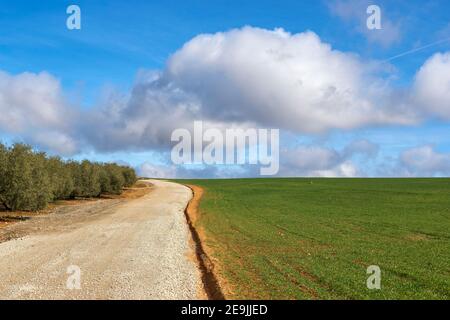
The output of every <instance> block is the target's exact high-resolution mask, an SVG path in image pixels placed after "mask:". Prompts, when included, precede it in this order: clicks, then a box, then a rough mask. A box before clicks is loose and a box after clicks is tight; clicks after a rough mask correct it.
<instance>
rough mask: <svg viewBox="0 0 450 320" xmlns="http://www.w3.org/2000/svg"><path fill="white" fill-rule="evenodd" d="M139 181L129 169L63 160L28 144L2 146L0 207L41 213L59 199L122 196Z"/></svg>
mask: <svg viewBox="0 0 450 320" xmlns="http://www.w3.org/2000/svg"><path fill="white" fill-rule="evenodd" d="M135 182H136V173H135V171H134V170H133V169H132V168H129V167H125V166H119V165H117V164H109V163H108V164H103V163H92V162H89V161H86V160H85V161H83V162H81V163H80V162H76V161H63V160H61V159H60V158H58V157H47V155H46V154H45V153H42V152H34V151H33V150H32V149H31V147H29V146H27V145H23V144H15V145H13V146H12V147H6V146H4V145H3V144H1V143H0V205H3V206H4V207H5V208H6V209H7V210H40V209H43V208H44V207H45V206H46V205H47V204H48V203H49V202H51V201H54V200H58V199H69V198H75V197H98V196H99V195H100V194H101V193H113V194H120V193H121V192H122V188H123V187H127V186H131V185H133V184H134V183H135Z"/></svg>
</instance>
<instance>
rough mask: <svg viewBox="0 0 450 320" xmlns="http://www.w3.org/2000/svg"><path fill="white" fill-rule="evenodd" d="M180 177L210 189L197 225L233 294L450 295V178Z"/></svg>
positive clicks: (304, 296)
mask: <svg viewBox="0 0 450 320" xmlns="http://www.w3.org/2000/svg"><path fill="white" fill-rule="evenodd" d="M181 183H190V184H195V185H198V186H201V187H203V188H204V189H205V195H204V197H203V198H202V201H201V204H200V212H201V217H200V220H199V221H198V222H197V227H200V228H202V230H203V231H204V234H205V242H206V245H207V246H208V247H209V248H210V249H211V250H212V252H213V255H214V258H215V259H217V260H218V261H219V262H220V267H221V273H222V276H223V277H225V279H227V282H228V283H229V284H230V286H231V289H232V294H231V295H230V296H229V297H230V298H242V299H450V179H237V180H189V181H188V180H183V181H181ZM370 265H378V266H379V267H380V268H381V272H382V280H381V286H382V288H381V290H369V289H367V286H366V281H367V278H368V276H369V275H367V274H366V270H367V267H368V266H370Z"/></svg>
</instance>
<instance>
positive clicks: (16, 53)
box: [0, 0, 450, 176]
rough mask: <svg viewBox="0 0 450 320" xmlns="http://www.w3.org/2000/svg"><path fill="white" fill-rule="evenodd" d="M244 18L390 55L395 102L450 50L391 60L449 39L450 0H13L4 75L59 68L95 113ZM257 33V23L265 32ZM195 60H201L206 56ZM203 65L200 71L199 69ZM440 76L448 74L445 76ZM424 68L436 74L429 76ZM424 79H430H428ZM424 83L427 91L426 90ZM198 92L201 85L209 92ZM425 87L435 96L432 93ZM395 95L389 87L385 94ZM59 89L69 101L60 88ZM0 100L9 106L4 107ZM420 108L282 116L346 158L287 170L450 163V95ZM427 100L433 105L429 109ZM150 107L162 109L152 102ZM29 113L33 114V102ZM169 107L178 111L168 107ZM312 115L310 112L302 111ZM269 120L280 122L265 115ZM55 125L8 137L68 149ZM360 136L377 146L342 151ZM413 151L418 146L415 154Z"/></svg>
mask: <svg viewBox="0 0 450 320" xmlns="http://www.w3.org/2000/svg"><path fill="white" fill-rule="evenodd" d="M70 4H76V5H78V6H79V7H80V8H81V23H82V28H81V30H68V29H67V28H66V19H67V17H68V15H67V14H66V12H65V11H66V8H67V6H68V5H70ZM369 4H376V5H379V6H380V8H381V13H382V16H381V17H382V20H381V21H382V25H383V27H384V28H383V30H382V31H380V32H378V34H376V32H377V31H374V30H371V31H370V30H367V28H366V26H365V22H366V18H367V13H366V12H365V8H367V6H368V5H369ZM245 26H251V27H253V28H259V29H263V30H268V31H273V30H274V29H276V28H282V29H283V30H285V31H286V32H288V33H289V34H290V35H295V34H301V33H305V32H306V31H308V30H309V31H312V32H314V33H315V34H316V35H317V37H318V38H319V39H320V43H321V44H326V45H329V46H330V47H331V48H332V49H333V50H335V51H337V52H342V53H344V54H346V55H348V56H349V57H350V56H353V55H354V56H357V57H358V59H360V61H361V64H362V65H364V64H370V63H373V62H374V61H375V62H376V65H377V66H378V67H377V68H379V69H382V68H380V66H379V65H382V66H383V68H385V69H386V70H387V71H386V70H384V71H383V70H382V71H380V70H378V71H376V72H374V74H372V75H371V76H378V73H383V72H386V74H383V75H381V76H378V78H377V79H379V80H383V81H386V82H388V83H389V90H390V91H395V93H394V94H391V93H390V95H393V96H395V99H394V101H396V102H397V101H399V99H402V98H399V97H400V96H405V95H407V94H408V93H409V92H410V91H412V90H413V89H412V88H416V87H418V86H419V85H416V84H415V81H416V80H415V79H416V77H417V74H418V72H419V70H420V69H421V68H422V67H423V66H424V65H425V64H426V63H427V61H429V59H431V58H432V57H433V56H434V55H435V54H438V53H441V54H445V53H447V52H450V42H449V41H447V42H440V43H438V44H436V45H433V46H430V47H426V48H424V49H423V50H418V51H417V52H413V53H411V54H407V55H405V56H402V57H399V58H397V59H393V60H391V61H389V63H385V64H383V63H382V62H381V61H384V60H386V59H389V58H390V57H394V56H396V55H399V54H402V53H404V52H408V51H409V50H412V49H416V48H420V47H423V46H426V45H428V44H432V43H436V42H438V41H440V40H444V39H448V38H450V3H448V1H445V0H444V1H427V2H426V3H424V2H423V1H375V2H370V3H369V2H367V1H364V0H361V1H357V0H351V1H349V0H342V1H339V0H338V1H312V0H311V1H267V0H259V1H229V0H228V1H217V0H215V1H186V0H184V1H137V0H134V1H133V0H131V1H126V2H124V1H99V0H97V1H60V0H59V1H58V0H54V1H33V2H30V1H14V2H11V1H8V2H6V1H2V3H1V5H0V70H1V71H2V72H4V73H5V74H6V75H7V76H5V78H6V79H7V80H5V82H6V81H13V80H12V79H20V78H17V77H18V76H19V75H21V74H23V73H26V72H27V73H31V74H33V75H38V74H40V73H41V72H46V73H48V74H49V76H50V77H51V78H50V79H47V80H48V81H49V83H50V86H52V85H53V84H55V83H58V84H59V85H60V88H58V89H57V90H58V92H59V93H58V94H57V95H61V96H63V97H62V98H61V100H64V102H61V104H63V105H64V108H70V109H71V110H75V112H78V111H80V110H81V111H82V112H84V113H83V115H82V116H81V117H91V114H90V113H89V110H97V109H101V108H107V107H108V106H109V105H110V104H111V99H110V95H111V92H113V93H114V94H115V95H116V96H121V97H122V98H121V99H127V97H129V96H132V92H133V90H134V88H135V87H136V83H138V82H139V80H136V79H137V77H138V74H139V73H140V72H141V73H142V72H143V73H145V74H148V73H150V72H155V73H161V72H162V73H164V70H166V68H168V69H170V66H169V67H168V65H167V64H168V58H169V57H171V55H172V54H174V53H175V52H178V51H180V50H181V48H182V47H183V45H184V44H186V43H188V42H189V41H191V39H193V38H195V37H196V36H198V35H201V34H215V33H217V32H225V33H226V32H229V31H230V30H232V29H237V30H241V28H243V27H245ZM250 33H251V34H253V33H255V34H258V32H257V31H255V32H253V31H252V32H250ZM258 36H259V35H258ZM262 37H264V36H262ZM263 48H264V47H263ZM230 50H231V49H230ZM180 56H181V55H180ZM349 59H350V58H349ZM183 61H184V60H183ZM189 61H191V60H189ZM193 61H194V63H195V60H193ZM346 61H347V60H346ZM442 63H446V60H445V59H444V62H442ZM445 67H447V65H444V66H443V68H438V67H436V68H434V69H433V70H435V69H441V70H447V69H445ZM430 69H431V67H430ZM449 70H450V69H449ZM366 71H367V70H366ZM430 72H431V71H430ZM356 73H358V72H356ZM198 74H200V73H198ZM198 74H197V73H196V76H197V75H198ZM427 74H428V73H427ZM208 76H209V75H208ZM337 76H340V75H336V77H337ZM438 76H439V77H443V79H444V80H445V79H447V78H446V77H445V75H438ZM423 78H424V79H428V78H426V76H425V75H423ZM33 79H34V80H30V81H39V79H40V77H37V79H35V78H33ZM337 79H338V78H337ZM387 79H389V80H387ZM177 81H178V80H177ZM180 81H181V80H180ZM424 81H425V80H424ZM441 84H442V85H443V86H444V88H443V89H442V90H440V91H439V92H443V97H444V98H445V97H448V94H447V95H445V92H446V90H447V91H449V90H450V87H449V86H450V84H448V83H445V81H444V83H441ZM17 85H18V86H19V85H20V84H17ZM421 85H422V87H424V86H425V84H424V83H423V82H421ZM445 86H447V87H445ZM422 87H421V88H422ZM252 88H254V86H253V87H252ZM183 89H184V87H183ZM0 90H1V88H0ZM5 90H6V89H5ZM46 90H47V89H46ZM152 90H153V89H152ZM261 90H263V89H262V88H261ZM418 90H419V89H418ZM424 90H425V89H423V90H422V89H420V90H419V91H420V92H425V91H424ZM46 92H47V91H46ZM152 92H153V91H152ZM405 92H406V93H405ZM195 94H197V95H199V96H202V94H201V93H198V92H195ZM430 94H431V93H430ZM423 96H426V95H425V93H424V94H423ZM385 97H386V96H385V95H383V99H384V98H385ZM55 99H56V100H58V101H59V98H55ZM377 99H378V98H377V97H375V98H373V99H372V100H371V101H370V102H371V103H373V104H374V105H376V101H377ZM386 99H387V98H386ZM389 99H391V98H389ZM424 99H425V98H424ZM424 99H421V101H423V100H424ZM131 100H132V99H131ZM11 101H14V103H13V104H12V105H11V104H10V105H8V106H7V107H8V108H10V109H9V110H11V109H13V110H17V112H20V110H22V109H23V110H25V109H26V107H23V106H22V105H21V104H20V103H21V102H20V99H15V98H14V99H12V98H11ZM401 101H402V103H405V104H408V103H412V102H411V99H410V98H408V100H407V101H406V100H405V101H406V102H405V101H404V100H401ZM26 103H28V102H26ZM58 103H59V102H58ZM391 103H392V101H391ZM421 104H424V103H423V102H421ZM430 104H431V103H430ZM438 104H439V103H438ZM28 107H29V106H28ZM1 108H2V107H1V105H0V110H1ZM5 108H6V106H5ZM21 108H22V109H21ZM142 108H145V105H144V106H142ZM420 108H421V109H420V110H421V111H420V112H419V113H421V115H420V120H418V121H414V123H409V124H408V125H404V123H403V122H402V121H398V122H394V123H388V122H389V121H384V122H382V123H378V122H377V123H372V122H370V121H369V122H368V123H364V124H361V125H359V124H358V125H355V126H353V125H349V126H346V125H343V126H340V125H339V124H334V125H332V126H331V127H329V128H328V127H327V128H325V129H324V130H319V131H320V132H310V131H308V130H305V129H304V127H302V126H300V127H299V128H297V127H295V126H294V129H293V127H292V125H286V128H284V127H283V126H282V125H280V123H275V125H277V126H280V129H281V130H283V129H285V131H289V133H288V134H286V135H285V136H284V138H283V139H284V140H282V142H281V144H282V145H285V146H289V147H290V148H291V147H292V148H294V147H300V148H306V149H308V148H322V149H323V150H327V151H329V152H331V154H333V153H334V154H335V155H337V156H334V158H333V156H331V158H333V159H335V160H329V161H328V162H327V161H325V164H324V168H312V169H311V170H309V168H308V167H305V166H304V164H300V167H297V168H289V170H287V171H286V174H287V175H310V174H311V175H314V173H318V172H319V175H321V174H322V173H323V172H330V173H331V174H332V175H334V174H335V173H337V175H339V173H338V172H340V171H339V168H338V167H339V166H340V165H343V164H344V163H348V162H351V163H352V165H354V167H355V168H357V169H358V172H359V173H358V175H369V176H379V175H447V174H450V167H449V166H446V165H445V162H446V160H447V157H449V159H450V156H449V155H450V141H449V136H450V135H449V126H448V120H449V117H448V114H449V113H450V111H449V110H448V109H449V108H450V106H449V102H448V101H442V103H441V104H439V105H438V106H436V102H433V105H432V106H429V107H428V106H427V107H423V106H421V107H420ZM424 108H425V109H426V110H427V112H425V113H426V115H422V113H424V112H422V111H423V109H424ZM33 110H34V109H33ZM64 110H65V109H64ZM428 110H433V112H428ZM436 110H438V111H436ZM63 112H66V111H63ZM261 112H265V111H264V110H262V111H261ZM398 112H401V110H400V111H398ZM105 114H108V113H105ZM105 114H104V115H105ZM144 114H145V116H151V115H152V113H148V112H145V113H144ZM28 115H29V116H30V117H31V116H32V114H31V113H28ZM251 115H252V114H250V113H249V114H246V116H245V117H246V118H245V119H242V121H251V120H253V119H252V118H251ZM396 115H399V114H398V113H397V114H396ZM97 116H98V115H97ZM159 116H161V115H159ZM170 116H171V115H170V114H167V117H168V118H170ZM399 116H400V115H399ZM0 117H1V115H0ZM210 120H211V119H210ZM212 120H215V121H217V120H218V119H212ZM219 120H221V121H223V120H224V119H219ZM301 120H302V119H301V118H300V119H299V121H301ZM28 121H31V120H30V119H25V120H23V123H28ZM258 121H259V120H258ZM261 122H262V123H261ZM46 123H47V122H46ZM260 124H266V125H270V124H271V123H270V121H267V119H265V118H264V119H262V120H261V121H260ZM283 124H284V122H283ZM112 127H114V125H112ZM47 129H48V127H45V126H44V125H41V126H40V125H37V124H36V123H35V122H33V125H32V129H27V130H28V131H27V130H26V129H23V130H19V129H18V130H15V129H11V128H7V126H6V125H2V121H0V138H2V140H4V141H6V142H10V141H25V142H29V143H32V144H34V145H36V146H37V147H38V148H42V149H44V150H46V151H49V152H50V153H61V152H60V150H61V149H58V148H56V147H55V146H54V145H52V144H49V143H45V142H43V140H45V139H43V138H42V139H35V137H36V136H38V135H39V133H41V132H39V130H44V131H45V130H47ZM109 129H111V128H108V130H109ZM58 130H63V131H64V130H69V131H71V133H70V139H72V136H76V138H73V139H75V140H76V139H81V140H80V141H76V143H78V144H80V145H82V146H83V145H86V146H87V145H89V144H90V139H91V138H92V137H91V136H89V137H83V138H79V136H80V133H79V132H78V131H79V130H81V131H82V130H86V131H95V129H92V128H88V129H86V128H81V129H80V125H78V124H76V125H73V124H67V126H63V128H60V127H58V128H54V129H53V128H52V130H51V132H52V134H53V133H54V132H56V131H58ZM99 130H103V129H99ZM111 130H112V129H111ZM46 136H47V135H46ZM65 139H66V138H61V141H63V143H64V141H66V140H65ZM67 139H68V138H67ZM361 140H364V141H366V142H369V143H370V144H373V145H374V146H376V149H377V152H375V153H370V154H366V152H365V151H364V152H360V151H357V152H356V153H355V154H352V155H348V156H344V155H343V153H342V150H344V149H345V148H346V147H347V146H349V145H351V144H352V142H354V141H361ZM102 141H104V140H102ZM124 141H126V138H124ZM374 148H375V147H374ZM75 149H76V151H73V152H71V153H70V154H68V155H66V156H68V157H69V156H70V157H75V158H77V159H78V158H83V157H89V158H91V159H94V160H99V161H124V162H127V163H130V164H131V165H133V166H136V167H137V168H141V166H142V165H143V164H144V163H147V164H149V166H148V167H150V165H155V168H153V167H151V168H152V169H151V170H153V169H154V170H156V171H158V170H159V169H161V170H162V173H161V174H162V175H164V173H167V172H168V171H165V170H166V169H165V168H163V167H164V165H166V166H167V165H170V164H168V161H167V152H168V150H167V148H165V147H164V146H161V145H158V144H157V143H153V144H152V143H148V144H147V143H143V144H142V145H138V146H136V148H127V147H123V148H122V147H121V146H114V147H103V146H100V147H99V143H97V144H95V143H92V146H88V147H78V148H75ZM75 149H74V150H75ZM411 150H412V151H411ZM414 150H415V151H414ZM408 151H411V152H410V153H407V154H404V153H405V152H408ZM63 153H64V152H63ZM402 157H403V158H402ZM408 157H413V159H410V158H408ZM414 157H416V158H419V160H420V161H419V160H417V159H415V158H414ZM401 159H403V160H401ZM416 160H417V161H416ZM402 161H403V162H402ZM424 162H425V163H426V164H424ZM428 163H431V164H430V165H428ZM160 166H161V167H160ZM302 166H303V167H302ZM327 166H328V167H327ZM293 167H295V164H294V165H293ZM406 167H407V168H406ZM156 171H150V172H151V173H152V172H156ZM169 171H170V170H169ZM213 171H214V170H213ZM170 172H172V171H170ZM205 172H210V171H205ZM158 174H159V173H158ZM201 174H203V173H201ZM201 174H200V175H201Z"/></svg>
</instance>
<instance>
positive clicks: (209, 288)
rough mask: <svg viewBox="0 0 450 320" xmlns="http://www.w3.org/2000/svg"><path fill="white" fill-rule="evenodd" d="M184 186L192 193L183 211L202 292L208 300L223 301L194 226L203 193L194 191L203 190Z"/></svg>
mask: <svg viewBox="0 0 450 320" xmlns="http://www.w3.org/2000/svg"><path fill="white" fill-rule="evenodd" d="M184 186H186V187H187V188H189V189H190V190H191V192H192V198H191V200H189V202H188V204H187V206H186V208H185V210H184V215H185V217H186V221H187V224H188V227H189V231H190V232H191V236H192V240H193V241H194V247H195V248H194V249H195V256H196V258H197V263H198V266H199V269H200V272H201V280H202V283H203V288H204V291H205V293H206V295H207V297H208V299H209V300H225V295H224V294H223V291H222V288H221V286H220V282H219V280H218V277H217V276H216V274H215V272H214V263H213V262H212V260H211V259H210V257H209V256H208V254H207V253H206V251H205V249H204V246H203V242H202V240H201V237H200V235H199V232H198V231H197V229H196V228H195V226H194V223H195V221H196V218H197V217H198V211H197V208H198V204H199V203H200V199H201V197H202V193H203V192H195V189H196V188H199V189H200V190H202V191H203V189H201V188H200V187H198V186H193V185H187V184H184Z"/></svg>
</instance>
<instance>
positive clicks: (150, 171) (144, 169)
mask: <svg viewBox="0 0 450 320" xmlns="http://www.w3.org/2000/svg"><path fill="white" fill-rule="evenodd" d="M137 172H138V175H139V176H141V177H146V178H166V179H169V178H176V168H175V167H174V166H171V165H155V164H151V163H149V162H145V163H143V164H142V165H140V166H139V168H138V169H137Z"/></svg>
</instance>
